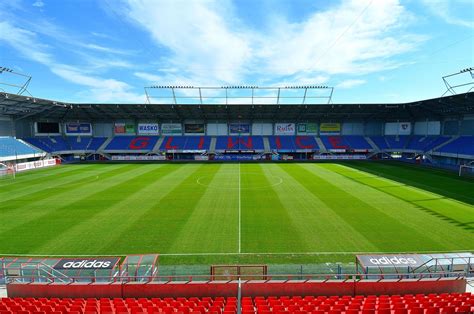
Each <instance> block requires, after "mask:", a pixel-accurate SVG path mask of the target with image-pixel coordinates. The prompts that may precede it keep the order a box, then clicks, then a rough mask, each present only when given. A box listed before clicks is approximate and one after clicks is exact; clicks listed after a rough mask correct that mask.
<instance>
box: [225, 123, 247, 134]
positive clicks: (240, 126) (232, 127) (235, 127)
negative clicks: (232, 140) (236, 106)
mask: <svg viewBox="0 0 474 314" xmlns="http://www.w3.org/2000/svg"><path fill="white" fill-rule="evenodd" d="M229 134H230V135H237V134H250V124H248V123H231V124H229Z"/></svg>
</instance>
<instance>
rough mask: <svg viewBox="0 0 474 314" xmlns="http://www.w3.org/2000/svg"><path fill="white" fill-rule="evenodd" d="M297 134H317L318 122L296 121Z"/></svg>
mask: <svg viewBox="0 0 474 314" xmlns="http://www.w3.org/2000/svg"><path fill="white" fill-rule="evenodd" d="M297 132H298V134H311V135H316V134H318V124H317V123H298V128H297Z"/></svg>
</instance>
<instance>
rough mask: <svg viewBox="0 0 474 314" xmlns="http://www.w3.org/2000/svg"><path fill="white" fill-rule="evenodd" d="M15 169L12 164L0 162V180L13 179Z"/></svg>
mask: <svg viewBox="0 0 474 314" xmlns="http://www.w3.org/2000/svg"><path fill="white" fill-rule="evenodd" d="M15 177H16V170H15V166H14V165H13V164H5V163H3V162H0V181H1V180H7V179H15Z"/></svg>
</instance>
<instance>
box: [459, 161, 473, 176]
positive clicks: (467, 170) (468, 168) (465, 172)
mask: <svg viewBox="0 0 474 314" xmlns="http://www.w3.org/2000/svg"><path fill="white" fill-rule="evenodd" d="M459 176H460V177H474V165H473V164H469V165H460V166H459Z"/></svg>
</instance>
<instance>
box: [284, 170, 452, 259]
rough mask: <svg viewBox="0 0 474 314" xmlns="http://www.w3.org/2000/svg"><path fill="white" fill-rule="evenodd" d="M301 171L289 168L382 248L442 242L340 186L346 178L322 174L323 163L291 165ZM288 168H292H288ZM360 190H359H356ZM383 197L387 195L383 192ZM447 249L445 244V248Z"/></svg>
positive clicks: (433, 245)
mask: <svg viewBox="0 0 474 314" xmlns="http://www.w3.org/2000/svg"><path fill="white" fill-rule="evenodd" d="M288 167H292V168H296V169H300V170H301V171H289V172H288V173H290V175H292V176H293V177H294V178H296V179H297V180H300V182H304V185H306V186H307V188H308V190H310V191H312V193H314V194H315V195H316V196H317V197H318V198H319V199H321V200H322V201H323V202H324V203H326V204H327V205H328V206H330V207H331V208H332V209H333V210H334V212H336V213H337V214H338V215H339V216H340V217H341V218H342V219H344V220H345V221H346V222H348V223H349V224H351V225H352V227H353V228H354V229H356V230H357V232H359V233H361V234H362V235H364V237H365V238H367V239H370V241H371V242H372V243H373V245H374V246H376V247H377V249H378V251H394V250H395V251H396V250H397V249H398V248H400V247H404V248H405V250H409V251H412V250H413V251H414V250H420V249H421V247H426V246H428V247H439V246H438V243H437V242H435V241H433V240H432V239H431V238H429V237H428V236H426V235H424V234H422V233H419V232H418V230H416V229H413V228H409V227H408V226H407V225H406V224H404V223H403V222H402V221H400V220H398V219H396V218H393V217H390V216H388V215H387V214H386V213H384V212H383V211H381V210H379V209H378V208H376V207H373V206H372V205H371V204H369V203H367V202H364V201H362V200H361V199H359V198H357V197H355V196H354V195H353V194H352V193H348V192H346V191H344V190H342V189H341V188H340V187H339V184H342V181H343V180H349V179H347V178H345V179H344V178H339V177H338V176H337V175H336V174H333V175H332V176H325V178H323V177H321V174H320V173H319V172H318V170H319V169H321V165H319V164H304V165H296V164H294V165H288ZM287 169H288V168H287ZM354 193H357V190H355V191H354ZM380 197H384V194H383V193H380ZM441 249H443V248H441Z"/></svg>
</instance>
